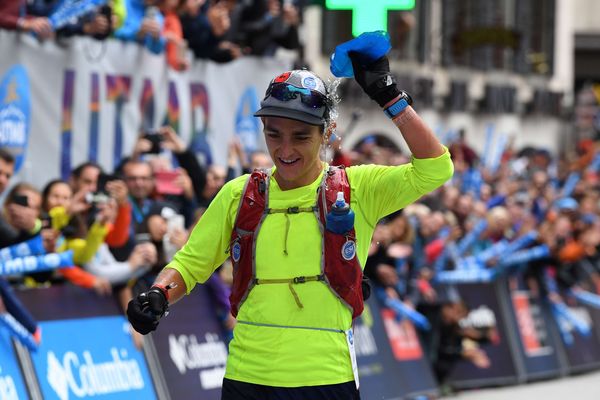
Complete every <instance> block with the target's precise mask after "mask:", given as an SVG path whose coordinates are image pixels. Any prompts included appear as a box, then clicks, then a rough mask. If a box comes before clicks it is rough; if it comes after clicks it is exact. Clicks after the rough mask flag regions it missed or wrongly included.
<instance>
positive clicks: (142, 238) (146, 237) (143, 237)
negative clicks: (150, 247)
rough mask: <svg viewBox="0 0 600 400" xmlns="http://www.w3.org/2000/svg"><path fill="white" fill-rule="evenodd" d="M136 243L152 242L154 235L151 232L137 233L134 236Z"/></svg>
mask: <svg viewBox="0 0 600 400" xmlns="http://www.w3.org/2000/svg"><path fill="white" fill-rule="evenodd" d="M134 242H135V244H141V243H152V237H151V236H150V234H149V233H136V234H135V237H134Z"/></svg>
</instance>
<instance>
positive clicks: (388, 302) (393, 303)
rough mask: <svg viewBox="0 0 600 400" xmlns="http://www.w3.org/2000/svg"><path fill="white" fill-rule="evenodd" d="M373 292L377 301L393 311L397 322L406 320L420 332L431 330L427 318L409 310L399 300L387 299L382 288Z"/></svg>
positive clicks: (411, 309)
mask: <svg viewBox="0 0 600 400" xmlns="http://www.w3.org/2000/svg"><path fill="white" fill-rule="evenodd" d="M375 292H376V293H377V298H378V299H379V301H380V302H381V303H382V304H383V305H385V306H386V307H387V308H389V309H391V310H392V311H394V314H395V315H396V320H397V321H402V320H403V319H408V320H409V321H410V322H411V323H412V324H414V325H415V326H416V327H417V328H419V329H421V330H424V331H428V330H429V329H431V325H429V321H427V318H425V316H424V315H423V314H421V313H420V312H418V311H417V310H415V309H413V308H410V307H409V306H407V305H406V304H404V303H403V302H402V301H400V300H399V299H393V298H391V297H389V296H388V295H387V294H386V292H385V289H384V288H382V287H378V288H376V290H375Z"/></svg>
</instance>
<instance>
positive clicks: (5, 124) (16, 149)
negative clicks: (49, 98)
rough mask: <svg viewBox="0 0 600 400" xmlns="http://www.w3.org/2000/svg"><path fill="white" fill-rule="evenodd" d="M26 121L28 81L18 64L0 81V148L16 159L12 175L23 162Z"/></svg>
mask: <svg viewBox="0 0 600 400" xmlns="http://www.w3.org/2000/svg"><path fill="white" fill-rule="evenodd" d="M29 121H30V91H29V78H28V76H27V71H26V70H25V68H24V67H23V66H22V65H18V64H17V65H15V66H13V67H12V68H11V69H9V70H8V72H7V73H6V75H4V78H3V79H2V81H1V82H0V147H1V148H4V149H6V150H8V151H10V152H11V153H12V154H13V155H14V156H15V173H17V172H19V170H20V169H21V166H22V165H23V162H24V161H25V156H26V152H27V144H28V142H29Z"/></svg>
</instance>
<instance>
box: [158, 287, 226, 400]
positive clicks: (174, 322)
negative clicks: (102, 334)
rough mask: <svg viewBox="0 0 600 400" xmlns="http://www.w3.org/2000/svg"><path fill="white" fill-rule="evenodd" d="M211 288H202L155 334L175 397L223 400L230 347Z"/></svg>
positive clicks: (170, 392)
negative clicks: (212, 300) (211, 295)
mask: <svg viewBox="0 0 600 400" xmlns="http://www.w3.org/2000/svg"><path fill="white" fill-rule="evenodd" d="M214 309H215V307H214V305H213V304H212V302H211V299H210V297H209V293H208V289H207V288H206V287H205V286H202V285H198V286H196V288H195V289H194V290H193V292H192V293H190V295H188V296H185V298H183V299H181V300H180V301H179V302H177V305H176V306H175V308H174V309H173V310H172V312H171V313H170V314H169V316H168V317H167V319H166V320H165V322H164V323H162V324H161V326H160V328H159V329H157V330H156V332H154V333H153V334H152V341H153V342H154V346H155V347H156V350H157V354H158V359H159V361H160V365H161V366H162V371H163V375H164V377H165V381H166V384H167V388H168V391H169V394H170V395H171V398H173V399H187V398H190V391H193V393H194V395H193V397H194V398H198V399H203V400H219V399H220V398H221V387H222V384H223V376H224V375H225V364H226V362H227V355H228V351H227V345H226V343H225V340H224V336H223V332H222V328H221V325H220V323H219V321H218V320H217V315H216V313H215V311H214Z"/></svg>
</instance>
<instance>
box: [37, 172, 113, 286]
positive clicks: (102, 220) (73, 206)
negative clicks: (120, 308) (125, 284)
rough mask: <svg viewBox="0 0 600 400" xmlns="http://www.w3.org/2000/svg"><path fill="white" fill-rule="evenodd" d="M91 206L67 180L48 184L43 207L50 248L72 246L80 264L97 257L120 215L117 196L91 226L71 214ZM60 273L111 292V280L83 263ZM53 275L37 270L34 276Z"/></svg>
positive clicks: (42, 278)
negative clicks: (46, 217)
mask: <svg viewBox="0 0 600 400" xmlns="http://www.w3.org/2000/svg"><path fill="white" fill-rule="evenodd" d="M90 206H91V205H90V204H89V203H87V202H86V201H85V200H84V199H83V198H82V196H81V195H79V197H77V196H73V192H72V191H71V188H70V186H69V185H68V184H67V182H65V181H62V180H59V179H56V180H53V181H50V182H49V183H48V184H47V185H46V186H45V187H44V190H43V191H42V211H43V212H44V213H46V214H47V215H48V216H49V217H50V219H49V224H48V225H47V226H45V227H44V229H42V232H41V233H42V238H43V240H44V246H45V248H46V251H47V252H49V253H53V252H62V251H66V250H72V251H73V261H74V263H75V264H76V265H84V264H86V263H88V262H90V261H91V260H92V259H93V258H94V257H95V255H96V252H97V251H98V248H99V247H100V245H101V244H102V243H103V242H104V238H105V236H106V233H107V232H108V231H109V230H110V227H111V223H112V221H113V220H114V217H115V215H116V204H115V202H114V200H113V201H112V202H106V203H104V204H103V205H102V206H101V207H100V208H99V210H98V213H97V214H96V218H95V222H94V223H93V224H92V225H91V226H90V227H89V229H87V226H86V225H82V224H78V222H79V220H73V219H72V218H71V217H72V216H73V215H75V214H77V213H78V212H80V211H83V210H86V209H87V208H89V207H90ZM72 221H75V222H74V223H73V222H72ZM59 273H60V274H62V275H63V276H64V277H65V278H66V279H68V280H69V281H70V282H72V283H74V284H76V285H78V286H81V287H84V288H88V289H94V290H95V291H96V292H97V293H98V294H108V293H110V292H111V288H110V283H109V282H108V280H106V279H104V278H101V277H97V276H94V275H92V274H90V273H88V272H86V271H84V270H83V269H81V268H80V267H77V266H74V267H71V268H61V269H59ZM51 276H52V272H50V273H45V272H44V273H38V274H34V279H35V280H36V281H38V282H40V281H41V282H44V281H46V280H48V279H51Z"/></svg>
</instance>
